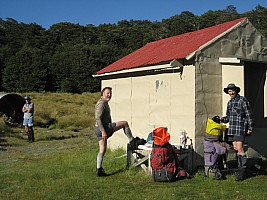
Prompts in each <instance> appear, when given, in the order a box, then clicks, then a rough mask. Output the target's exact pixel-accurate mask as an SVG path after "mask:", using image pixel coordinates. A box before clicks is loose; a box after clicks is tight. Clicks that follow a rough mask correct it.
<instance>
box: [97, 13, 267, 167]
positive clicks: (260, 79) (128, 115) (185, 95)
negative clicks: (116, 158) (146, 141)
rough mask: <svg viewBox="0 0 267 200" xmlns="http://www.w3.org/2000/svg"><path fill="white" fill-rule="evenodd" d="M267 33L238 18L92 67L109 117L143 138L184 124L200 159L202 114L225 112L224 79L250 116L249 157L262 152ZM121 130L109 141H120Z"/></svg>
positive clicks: (175, 134) (175, 133)
mask: <svg viewBox="0 0 267 200" xmlns="http://www.w3.org/2000/svg"><path fill="white" fill-rule="evenodd" d="M266 69H267V40H266V38H265V37H264V36H263V35H262V34H261V33H260V32H259V31H257V30H256V29H255V27H254V26H253V25H252V24H251V23H250V21H249V20H248V19H247V18H241V19H237V20H233V21H230V22H226V23H223V24H219V25H216V26H212V27H209V28H205V29H201V30H198V31H194V32H189V33H185V34H182V35H178V36H173V37H169V38H165V39H162V40H158V41H155V42H150V43H148V44H146V45H145V46H143V47H142V48H140V49H138V50H136V51H134V52H133V53H131V54H129V55H127V56H125V57H123V58H121V59H120V60H118V61H116V62H114V63H112V64H110V65H109V66H107V67H105V68H103V69H101V70H100V71H98V72H97V73H96V74H95V75H94V77H98V78H100V79H101V85H102V87H105V86H110V87H112V88H113V97H112V100H111V101H110V103H109V104H110V107H111V113H112V119H113V121H117V120H127V121H128V122H129V124H130V126H131V128H132V131H133V134H134V135H135V136H139V137H142V138H146V137H147V135H148V134H149V133H150V132H151V131H152V130H153V129H154V128H157V127H160V126H163V127H167V128H168V132H170V134H171V142H172V143H179V131H180V129H183V130H185V131H186V133H187V136H188V137H189V138H190V139H191V140H192V144H193V147H194V151H195V152H196V155H197V157H196V159H197V163H202V162H203V135H204V133H205V127H206V121H207V118H208V117H212V116H215V115H220V116H224V115H225V110H226V104H227V101H228V100H229V96H228V95H226V94H225V93H224V92H223V88H224V87H226V86H227V84H228V83H235V84H236V85H238V86H239V87H240V88H241V93H240V94H241V95H244V96H246V97H247V99H248V100H249V101H250V103H251V105H252V108H253V113H254V117H255V121H256V128H255V131H254V133H253V137H251V138H249V140H250V141H249V145H250V152H251V156H256V155H264V156H266V155H267V152H266V148H264V145H263V142H264V141H266V139H267V136H266V134H264V133H265V132H266V131H267V118H266V116H267V107H266V105H267V88H266V87H267V86H266ZM126 143H127V138H126V137H125V136H124V135H123V133H122V132H119V133H117V134H114V136H113V137H112V138H111V139H110V140H109V142H108V145H109V147H110V148H112V149H114V148H117V147H123V148H125V147H126Z"/></svg>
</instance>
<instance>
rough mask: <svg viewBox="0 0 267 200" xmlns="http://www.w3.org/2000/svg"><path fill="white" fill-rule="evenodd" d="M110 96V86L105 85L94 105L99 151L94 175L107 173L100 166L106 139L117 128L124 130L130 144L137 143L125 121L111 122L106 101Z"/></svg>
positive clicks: (137, 139) (105, 174) (104, 151)
mask: <svg viewBox="0 0 267 200" xmlns="http://www.w3.org/2000/svg"><path fill="white" fill-rule="evenodd" d="M111 97H112V88H111V87H105V88H103V89H102V91H101V97H100V99H99V100H98V102H97V103H96V105H95V120H96V124H95V129H94V132H95V135H96V136H97V138H98V144H99V153H98V155H97V163H96V168H97V169H96V175H97V176H107V173H106V172H105V171H104V169H103V168H102V162H103V159H104V155H105V153H106V149H107V139H108V138H109V137H111V136H112V135H113V133H114V132H115V131H118V130H119V129H122V128H123V130H124V133H125V135H126V136H127V137H128V139H129V142H130V144H133V143H138V141H139V140H140V139H139V138H138V137H136V138H134V137H133V135H132V132H131V129H130V128H129V124H128V122H127V121H118V122H112V120H111V114H110V107H109V104H108V102H109V101H110V99H111Z"/></svg>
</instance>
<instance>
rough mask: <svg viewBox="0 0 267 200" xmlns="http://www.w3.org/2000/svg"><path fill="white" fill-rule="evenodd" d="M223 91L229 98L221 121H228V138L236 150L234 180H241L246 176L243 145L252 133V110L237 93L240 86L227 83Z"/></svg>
mask: <svg viewBox="0 0 267 200" xmlns="http://www.w3.org/2000/svg"><path fill="white" fill-rule="evenodd" d="M224 92H225V93H226V94H229V95H230V97H231V99H230V100H229V101H228V103H227V110H226V117H223V118H222V122H223V123H227V122H229V127H228V132H227V135H228V140H229V141H230V142H232V143H233V147H234V149H235V150H236V151H237V161H238V169H237V173H236V181H242V180H244V179H245V178H246V168H247V156H246V154H245V151H244V146H243V145H244V142H245V137H246V136H248V135H251V134H252V131H253V127H254V122H253V116H252V111H251V108H250V104H249V102H248V100H247V99H246V98H245V97H243V96H240V95H239V92H240V88H239V87H237V86H236V85H235V84H233V83H230V84H228V86H227V87H226V88H224Z"/></svg>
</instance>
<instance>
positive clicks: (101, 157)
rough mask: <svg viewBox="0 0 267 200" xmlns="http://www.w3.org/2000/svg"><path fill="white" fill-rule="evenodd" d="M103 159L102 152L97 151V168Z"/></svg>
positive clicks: (100, 165)
mask: <svg viewBox="0 0 267 200" xmlns="http://www.w3.org/2000/svg"><path fill="white" fill-rule="evenodd" d="M103 159H104V155H103V153H98V154H97V158H96V168H97V169H99V168H101V167H102V162H103Z"/></svg>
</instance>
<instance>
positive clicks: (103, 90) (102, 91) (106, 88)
mask: <svg viewBox="0 0 267 200" xmlns="http://www.w3.org/2000/svg"><path fill="white" fill-rule="evenodd" d="M105 90H110V91H112V88H111V87H104V88H103V89H102V90H101V96H102V95H103V93H104V92H105Z"/></svg>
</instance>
